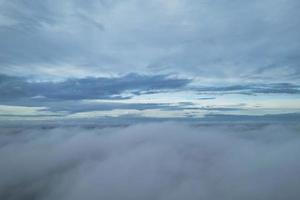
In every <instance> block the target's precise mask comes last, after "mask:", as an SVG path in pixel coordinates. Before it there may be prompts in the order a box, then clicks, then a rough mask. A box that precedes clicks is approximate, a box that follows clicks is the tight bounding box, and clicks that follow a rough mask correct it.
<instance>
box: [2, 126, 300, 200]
mask: <svg viewBox="0 0 300 200" xmlns="http://www.w3.org/2000/svg"><path fill="white" fill-rule="evenodd" d="M298 130H299V126H298V125H292V124H282V125H275V124H254V123H250V124H223V125H199V126H193V127H192V126H187V125H182V124H178V123H176V124H174V123H157V124H141V125H138V126H130V127H127V128H105V129H99V128H96V129H84V128H74V127H73V128H52V129H37V128H31V129H16V128H12V129H4V128H2V129H1V134H0V160H1V165H0V175H1V179H0V198H1V199H7V200H17V199H18V200H23V199H24V200H25V199H39V200H52V199H61V200H71V199H72V200H76V199H89V200H94V199H112V200H117V199H125V200H127V199H128V200H129V199H130V200H135V199H139V200H140V199H145V200H147V199H149V200H150V199H157V200H162V199H163V200H168V199H170V200H176V199H180V200H181V199H188V200H194V199H195V200H196V199H197V200H198V199H210V200H217V199H224V200H232V199H244V200H248V199H249V200H250V199H251V200H252V199H258V200H281V199H289V200H298V199H299V196H300V193H299V189H298V185H299V180H300V177H299V176H300V171H299V170H300V160H299V156H298V152H299V147H300V138H299V134H298Z"/></svg>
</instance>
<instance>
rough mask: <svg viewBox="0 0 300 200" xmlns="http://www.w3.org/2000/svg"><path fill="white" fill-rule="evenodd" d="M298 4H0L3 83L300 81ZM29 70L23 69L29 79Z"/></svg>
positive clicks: (54, 0)
mask: <svg viewBox="0 0 300 200" xmlns="http://www.w3.org/2000/svg"><path fill="white" fill-rule="evenodd" d="M299 6H300V3H299V1H298V0H286V1H282V0H255V1H249V2H245V1H230V0H221V1H218V2H216V1H208V0H202V1H197V0H183V1H177V0H174V1H166V0H151V1H147V2H143V3H141V2H140V1H139V0H129V1H118V0H112V1H106V0H103V1H93V0H90V1H88V3H87V2H86V1H81V0H66V1H63V2H61V1H59V0H51V1H49V0H46V1H30V2H28V1H25V0H22V1H16V0H11V1H3V2H2V4H1V19H2V20H1V21H0V38H1V39H0V48H1V49H0V52H1V53H0V68H1V69H2V72H5V73H7V74H14V73H18V74H19V75H22V74H27V75H28V74H29V75H36V76H43V77H47V76H50V77H61V76H63V77H64V76H76V77H78V76H86V75H94V74H97V75H98V76H99V75H103V74H106V73H123V74H126V73H128V72H132V71H135V72H142V73H147V72H152V73H153V72H155V73H156V72H157V71H160V72H161V71H164V72H166V73H169V72H175V73H186V74H189V75H191V76H198V77H201V78H202V81H205V80H206V79H208V80H212V79H217V80H231V81H232V80H235V79H237V80H243V81H245V80H259V81H270V82H272V81H274V80H275V81H277V82H278V81H280V82H286V81H290V82H297V81H298V80H299V74H300V71H299V63H300V62H299V52H300V46H299V42H298V41H299V27H300V24H299V23H300V20H299V18H300V16H299V12H298V10H299ZM28 68H30V70H28Z"/></svg>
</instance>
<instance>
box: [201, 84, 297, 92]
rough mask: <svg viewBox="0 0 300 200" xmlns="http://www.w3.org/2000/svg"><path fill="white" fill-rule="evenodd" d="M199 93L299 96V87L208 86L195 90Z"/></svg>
mask: <svg viewBox="0 0 300 200" xmlns="http://www.w3.org/2000/svg"><path fill="white" fill-rule="evenodd" d="M195 90H196V91H198V92H200V93H220V94H232V93H234V94H249V95H253V94H300V85H296V84H290V83H273V84H245V85H231V86H208V87H201V86H200V87H198V88H195Z"/></svg>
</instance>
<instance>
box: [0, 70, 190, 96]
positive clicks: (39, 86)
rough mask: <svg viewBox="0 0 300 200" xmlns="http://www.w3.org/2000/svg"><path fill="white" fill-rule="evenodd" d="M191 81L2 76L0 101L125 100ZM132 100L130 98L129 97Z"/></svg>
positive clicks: (152, 77) (148, 77)
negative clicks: (40, 79) (42, 79)
mask: <svg viewBox="0 0 300 200" xmlns="http://www.w3.org/2000/svg"><path fill="white" fill-rule="evenodd" d="M189 82H190V80H189V79H181V78H171V77H168V76H167V75H140V74H134V73H132V74H127V75H125V76H119V77H98V78H95V77H87V78H79V79H78V78H74V79H67V80H64V81H60V82H49V81H45V82H32V81H28V80H27V79H26V78H23V77H15V76H7V75H1V74H0V92H1V96H0V101H1V100H12V99H13V100H16V99H18V98H25V97H39V98H40V97H42V98H51V99H57V100H80V99H97V98H98V99H122V98H124V97H122V96H121V94H122V93H123V92H126V91H131V92H132V93H133V94H135V95H139V94H140V93H142V92H144V93H153V92H154V93H155V91H160V90H166V89H168V90H173V89H178V88H181V87H184V86H185V85H187V84H188V83H189ZM125 98H128V97H125Z"/></svg>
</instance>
